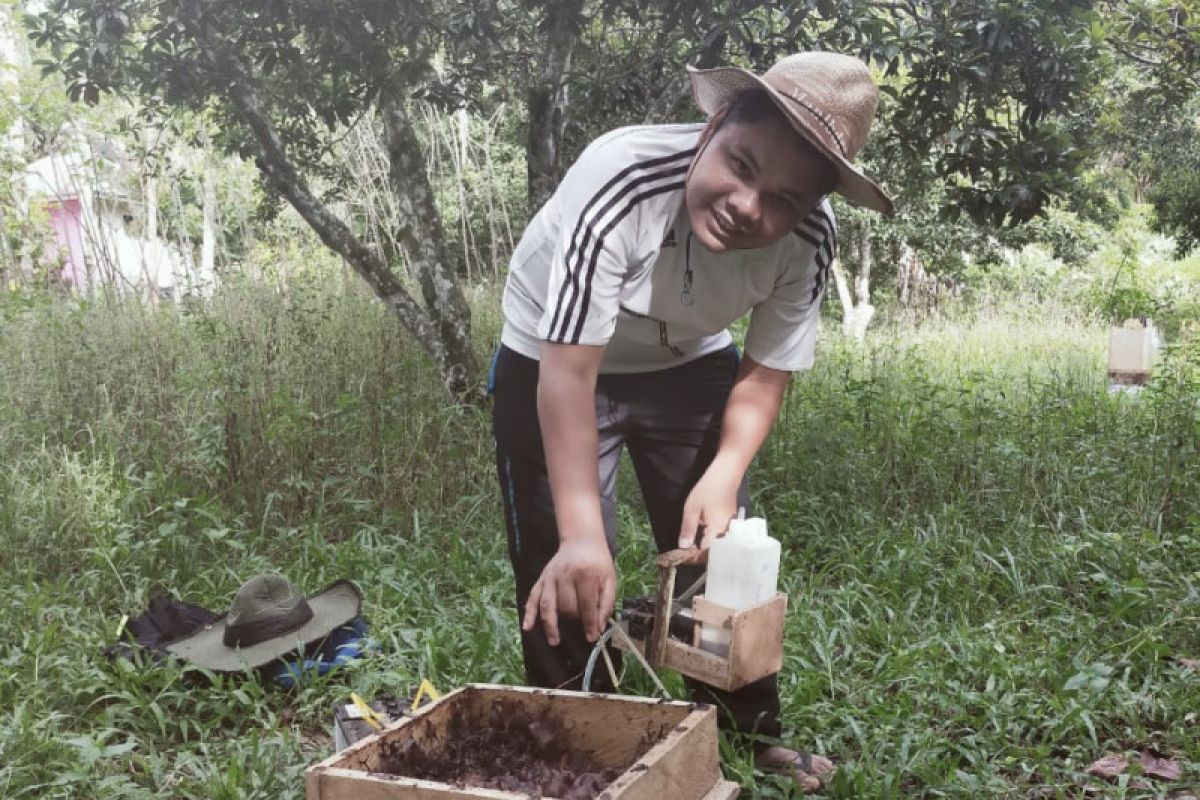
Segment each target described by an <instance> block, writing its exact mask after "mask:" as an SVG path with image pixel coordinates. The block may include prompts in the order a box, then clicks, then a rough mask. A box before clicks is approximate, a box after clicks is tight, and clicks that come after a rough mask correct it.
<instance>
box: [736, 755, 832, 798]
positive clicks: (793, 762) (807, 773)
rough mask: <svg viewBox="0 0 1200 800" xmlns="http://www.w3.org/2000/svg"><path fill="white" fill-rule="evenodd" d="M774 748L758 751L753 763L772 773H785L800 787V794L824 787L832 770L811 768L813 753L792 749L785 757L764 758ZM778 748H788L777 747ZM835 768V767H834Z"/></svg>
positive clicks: (817, 790)
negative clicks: (822, 771) (822, 770)
mask: <svg viewBox="0 0 1200 800" xmlns="http://www.w3.org/2000/svg"><path fill="white" fill-rule="evenodd" d="M774 749H776V748H774V747H772V748H768V749H766V750H764V751H763V752H761V753H759V754H758V756H756V757H755V759H754V765H755V766H756V767H757V768H758V769H761V770H762V771H763V772H769V773H772V774H774V775H785V776H787V777H790V778H792V779H794V780H795V781H796V784H797V786H798V787H799V788H800V792H801V794H812V793H813V792H819V791H821V789H823V788H825V786H826V782H827V780H828V778H829V776H831V775H832V774H833V772H834V770H829V771H828V772H825V773H819V772H816V771H814V770H813V754H812V753H807V752H805V751H803V750H792V751H791V755H790V756H788V757H786V758H764V756H766V755H767V754H768V753H770V752H771V751H772V750H774ZM778 749H780V750H784V749H790V748H783V747H779V748H778ZM835 769H836V768H835Z"/></svg>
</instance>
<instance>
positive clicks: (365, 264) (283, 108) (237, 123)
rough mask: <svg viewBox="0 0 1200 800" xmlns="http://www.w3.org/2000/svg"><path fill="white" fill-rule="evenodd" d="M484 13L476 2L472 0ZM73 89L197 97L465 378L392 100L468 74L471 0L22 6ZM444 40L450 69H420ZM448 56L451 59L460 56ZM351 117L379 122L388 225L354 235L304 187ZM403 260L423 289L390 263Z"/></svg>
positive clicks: (463, 343)
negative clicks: (390, 206) (368, 236)
mask: <svg viewBox="0 0 1200 800" xmlns="http://www.w3.org/2000/svg"><path fill="white" fill-rule="evenodd" d="M484 10H485V11H486V9H484ZM31 28H32V31H33V34H34V39H35V41H37V42H39V43H41V44H45V45H48V46H49V47H50V48H51V51H52V54H53V56H54V59H55V60H54V62H53V63H50V64H48V65H47V68H48V69H59V70H61V71H62V72H63V73H65V74H66V75H67V77H68V79H69V81H70V83H69V86H68V92H69V94H70V95H71V97H72V98H74V99H81V100H84V101H87V102H95V101H96V100H97V99H98V98H99V97H100V95H101V93H103V92H109V91H126V92H131V93H133V94H135V95H137V96H139V97H141V98H143V99H144V100H146V101H147V102H157V103H159V104H161V105H163V106H166V107H175V108H189V109H192V110H197V111H199V110H205V109H206V110H208V111H209V113H212V114H213V115H214V116H215V117H216V119H217V120H218V124H219V126H220V131H221V136H220V139H219V140H218V143H219V144H220V145H222V146H223V147H224V148H225V149H227V150H229V151H232V152H235V153H237V154H239V155H242V156H244V157H249V158H253V159H254V161H255V163H256V164H257V166H258V168H259V170H260V171H261V173H262V175H263V178H264V180H265V182H266V183H267V184H268V185H269V186H270V187H271V189H272V190H274V191H275V192H277V193H278V194H279V195H281V196H282V197H284V198H286V199H287V201H288V202H289V203H291V204H292V206H293V207H295V209H296V210H297V211H298V212H299V214H300V215H301V217H303V218H304V220H305V221H306V222H307V223H308V224H309V225H310V226H311V227H312V228H313V229H314V230H315V231H316V232H317V234H318V235H319V236H320V238H321V240H322V241H323V242H324V243H325V244H326V245H327V246H328V247H330V248H331V249H332V250H334V251H335V252H337V253H338V254H339V255H341V256H342V257H343V258H344V259H345V260H346V262H347V263H348V264H350V265H351V266H352V267H353V268H354V269H355V271H357V272H358V274H359V275H360V276H362V278H363V279H364V280H366V281H367V283H368V284H369V285H370V286H371V288H372V289H373V290H374V292H375V293H376V294H377V295H378V296H379V297H380V298H381V299H382V300H383V301H384V302H386V303H387V304H388V305H389V307H391V308H392V309H393V310H394V311H395V313H396V314H397V315H398V317H399V318H400V320H401V322H402V323H403V324H404V326H405V327H406V328H407V329H408V330H409V332H410V333H411V334H412V335H413V336H414V338H415V339H416V340H417V341H418V342H419V343H420V344H421V345H422V346H423V347H424V348H425V349H426V351H427V352H428V353H429V355H430V356H431V357H432V358H433V360H434V361H435V362H436V363H437V365H438V367H439V369H440V371H441V374H442V379H443V381H444V383H445V385H446V387H447V389H448V390H449V391H450V392H451V393H452V394H453V395H455V396H458V397H470V396H473V393H474V392H475V388H474V378H475V376H476V374H477V371H478V370H477V366H476V360H475V357H474V354H473V352H472V350H471V342H470V315H469V311H468V308H467V305H466V302H465V300H464V298H463V295H462V292H461V290H460V287H459V286H458V284H457V282H456V280H455V277H454V269H453V264H451V263H449V258H448V255H447V250H446V246H445V237H444V235H443V231H442V227H441V222H440V218H439V216H438V210H437V208H436V205H435V203H434V201H433V192H432V189H431V187H430V185H429V181H428V178H427V176H426V172H425V166H424V161H423V158H422V154H421V148H420V145H419V142H418V139H417V136H416V133H415V131H414V126H413V123H412V120H411V118H410V116H409V110H408V106H407V101H408V100H409V99H410V98H412V97H414V96H420V97H425V98H433V99H438V100H447V101H453V100H454V99H455V98H457V97H459V96H461V94H462V92H463V87H464V86H466V85H468V83H469V81H470V80H471V78H472V76H471V75H470V73H469V69H467V68H469V66H470V64H471V62H472V60H471V58H470V56H469V54H468V53H467V52H466V50H465V48H464V46H463V44H464V43H470V42H475V41H477V40H478V35H479V34H480V33H481V32H482V31H483V30H484V29H485V28H486V22H485V20H484V15H483V14H481V13H480V10H479V8H477V4H474V3H468V2H463V3H460V4H455V3H449V4H438V3H434V2H429V1H428V0H414V1H413V2H406V3H399V4H397V3H391V2H385V1H384V0H354V2H339V3H331V2H325V0H289V1H287V2H285V1H284V0H264V2H256V3H242V2H231V1H230V0H221V1H219V2H200V0H152V2H138V1H137V0H110V1H109V2H104V3H96V2H93V0H51V2H49V3H48V4H47V6H46V8H45V10H44V11H42V12H41V13H39V14H36V15H35V16H34V17H32V20H31ZM442 53H445V54H449V55H450V56H451V58H452V59H453V60H455V62H456V63H461V64H462V65H463V66H464V69H463V70H461V71H458V72H455V73H454V74H450V75H439V74H438V73H437V72H436V71H435V70H434V57H435V55H437V54H442ZM460 56H461V57H460ZM366 116H373V117H375V118H377V120H378V122H379V124H380V125H382V127H383V130H384V132H385V139H386V143H387V149H388V155H389V160H390V174H389V182H390V184H391V189H392V191H393V192H394V193H395V195H396V199H397V202H398V203H399V204H400V206H401V209H402V212H403V213H402V215H401V222H400V229H399V230H398V231H395V232H394V235H393V236H389V237H383V240H384V241H395V242H399V243H400V244H401V246H402V250H403V252H387V251H381V250H380V249H379V248H373V247H371V246H368V245H367V244H365V243H364V241H363V239H362V238H361V237H360V236H358V235H356V233H355V232H354V231H353V230H352V228H351V226H350V225H348V224H347V222H346V221H344V220H343V219H340V218H338V217H337V216H335V215H334V214H333V213H332V212H331V211H330V208H329V203H328V201H329V198H328V197H323V196H321V195H319V194H318V192H317V191H316V190H314V189H313V188H312V187H313V186H314V185H316V183H315V181H316V180H318V179H320V178H322V177H328V178H332V179H333V180H330V181H328V185H331V186H336V185H337V180H336V179H337V177H338V175H339V172H338V166H337V165H336V164H334V163H331V161H330V159H328V158H326V157H325V156H326V154H327V152H328V150H329V148H330V147H331V142H332V135H333V133H334V131H335V130H337V129H338V128H339V127H340V126H346V125H351V124H353V123H355V122H356V121H358V120H360V119H361V118H363V117H366ZM402 262H403V263H406V264H407V268H408V270H407V271H408V275H409V276H410V277H411V279H412V280H413V281H415V283H416V286H417V288H418V289H419V291H420V295H421V298H422V300H423V302H422V303H419V302H417V300H416V299H415V298H414V297H413V295H412V294H411V293H410V290H409V288H408V287H409V285H411V284H409V283H408V281H406V280H404V279H402V278H401V277H400V275H399V274H398V272H399V270H397V269H395V267H397V266H399V265H400V264H401V263H402Z"/></svg>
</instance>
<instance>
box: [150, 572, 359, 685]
mask: <svg viewBox="0 0 1200 800" xmlns="http://www.w3.org/2000/svg"><path fill="white" fill-rule="evenodd" d="M361 607H362V593H361V592H360V591H359V590H358V587H357V586H355V585H354V584H353V583H351V582H350V581H345V580H342V581H335V582H334V583H331V584H330V585H329V586H327V587H326V588H325V589H322V590H321V591H319V592H317V593H316V594H314V595H312V596H311V597H307V598H306V597H304V595H303V594H301V593H300V591H299V590H298V589H297V588H296V587H295V586H293V585H292V584H291V583H289V582H288V580H287V578H285V577H283V576H282V575H277V574H268V575H256V576H254V577H253V578H251V579H250V580H248V581H246V582H245V583H243V584H242V585H241V587H240V588H239V589H238V590H237V594H236V595H234V597H233V605H231V606H230V607H229V612H228V613H227V614H225V615H224V616H222V617H220V618H218V619H217V620H215V621H214V622H212V623H211V624H209V625H206V626H204V627H203V628H201V629H200V630H198V631H196V632H195V633H192V634H189V635H188V636H183V637H180V638H179V639H176V640H175V641H173V642H169V643H167V644H166V645H164V647H165V648H166V649H167V651H168V652H170V653H172V654H173V655H175V656H177V657H179V658H181V659H184V660H185V661H189V662H191V663H193V664H197V665H199V666H201V667H206V668H208V669H211V670H213V671H215V672H240V671H241V670H244V669H254V668H256V667H261V666H263V665H265V664H269V663H271V662H272V661H274V660H276V659H277V658H282V657H283V656H286V655H288V654H289V653H292V652H295V651H297V650H303V649H304V648H305V647H307V646H308V645H310V644H312V643H313V642H316V641H320V640H322V639H324V638H325V637H326V636H328V635H329V634H330V633H332V632H333V631H334V630H335V629H337V628H340V627H341V626H342V625H345V624H346V623H347V622H350V621H351V620H352V619H354V618H355V617H357V616H358V614H359V611H360V609H361Z"/></svg>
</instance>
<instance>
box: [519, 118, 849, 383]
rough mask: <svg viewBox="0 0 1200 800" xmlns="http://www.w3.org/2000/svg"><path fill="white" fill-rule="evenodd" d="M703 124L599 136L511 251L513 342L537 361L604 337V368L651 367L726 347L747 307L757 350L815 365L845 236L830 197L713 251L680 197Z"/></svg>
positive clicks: (788, 366) (798, 366)
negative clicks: (749, 241) (786, 224)
mask: <svg viewBox="0 0 1200 800" xmlns="http://www.w3.org/2000/svg"><path fill="white" fill-rule="evenodd" d="M702 129H703V126H702V125H698V124H697V125H653V126H640V127H630V128H621V129H618V130H615V131H612V132H611V133H608V134H605V135H604V136H602V137H600V138H599V139H597V140H595V141H594V142H592V144H591V145H589V146H588V148H587V149H586V150H585V151H584V152H583V154H582V155H581V156H580V157H579V159H578V160H577V161H576V162H575V164H574V165H572V167H571V169H570V170H569V171H568V172H567V174H566V176H565V177H564V178H563V180H562V183H560V184H559V187H558V189H557V190H556V191H555V193H554V195H553V196H552V197H551V198H550V200H548V201H547V202H546V205H544V206H543V207H542V209H541V210H540V211H539V212H538V213H537V215H536V216H535V217H534V218H533V221H532V222H530V223H529V227H528V228H526V229H525V234H524V235H523V236H522V237H521V242H520V244H519V245H518V246H517V248H516V250H515V251H514V253H513V257H512V262H511V263H510V265H509V273H508V283H507V285H506V286H505V290H504V301H503V310H504V328H503V331H502V333H501V337H500V339H501V341H502V342H503V343H504V344H505V345H507V346H508V347H510V348H512V349H513V350H515V351H517V352H518V353H520V354H522V355H524V356H527V357H529V358H533V359H537V358H539V356H540V353H541V343H542V342H543V341H550V342H559V343H567V344H592V345H606V348H605V351H604V357H603V360H602V361H601V364H600V372H601V373H631V372H647V371H651V370H659V369H665V368H668V367H673V366H677V365H679V364H683V363H686V362H688V361H691V360H693V359H696V358H699V357H701V356H704V355H707V354H709V353H712V352H715V351H717V350H721V349H723V348H725V347H727V346H728V345H729V344H730V342H732V337H731V336H730V334H729V332H728V330H727V329H728V327H729V325H730V324H731V323H733V322H734V321H736V320H738V319H739V318H741V317H742V315H744V314H745V313H746V312H750V326H749V329H748V330H747V333H746V342H745V349H746V355H748V356H749V357H750V358H752V359H754V360H755V361H756V362H758V363H760V364H762V365H763V366H766V367H770V368H772V369H778V370H785V371H789V372H791V371H796V370H802V369H808V368H809V367H811V366H812V364H813V354H814V346H815V343H816V335H817V319H818V312H819V309H820V305H821V298H822V296H823V295H824V292H825V283H826V281H827V279H828V275H829V266H830V264H831V262H832V260H833V254H834V252H835V248H836V243H837V240H836V236H837V231H836V227H835V224H834V220H833V212H832V210H831V209H830V207H829V202H828V200H824V201H822V202H821V204H820V205H819V206H818V207H817V208H816V209H815V210H814V211H813V212H812V213H811V214H810V215H809V216H808V217H807V218H805V219H804V221H803V222H802V223H801V224H800V226H799V227H798V228H796V230H795V231H793V233H792V234H791V235H788V236H785V237H784V238H783V239H781V240H779V241H778V242H775V243H774V244H772V245H769V246H767V247H763V248H757V249H754V250H732V251H727V252H724V253H714V252H711V251H710V250H708V249H707V248H706V247H704V245H702V244H701V243H700V241H699V240H698V239H696V238H695V237H694V236H693V234H692V229H691V224H690V220H689V218H688V214H687V211H686V209H685V207H684V200H683V188H684V180H685V178H686V177H687V172H688V168H689V167H690V166H691V162H692V159H693V158H694V157H695V155H696V147H697V143H698V141H699V137H700V132H701V130H702Z"/></svg>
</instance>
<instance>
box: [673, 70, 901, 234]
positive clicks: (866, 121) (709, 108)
mask: <svg viewBox="0 0 1200 800" xmlns="http://www.w3.org/2000/svg"><path fill="white" fill-rule="evenodd" d="M688 73H689V75H690V77H691V81H692V94H693V96H694V97H695V98H696V104H697V105H698V106H700V109H701V110H702V111H704V113H706V114H708V115H709V116H712V115H713V114H715V113H717V112H718V111H719V110H720V109H721V108H723V107H724V106H726V105H727V104H728V103H729V102H730V101H731V100H733V99H734V98H735V97H736V96H737V95H739V94H741V93H742V92H745V91H747V90H751V89H762V90H763V91H765V92H766V93H767V95H768V96H769V97H770V98H771V100H772V101H773V102H774V103H775V105H776V106H778V107H779V110H780V111H782V112H783V115H784V116H785V117H787V119H788V121H789V122H791V124H792V127H794V128H795V129H796V131H797V132H798V133H799V134H800V135H801V136H803V137H804V139H805V140H806V141H808V142H809V143H810V144H812V145H813V147H815V148H817V150H818V151H819V152H820V153H821V154H822V155H824V156H825V157H826V158H828V159H829V161H830V162H831V163H832V164H833V166H834V168H835V169H836V170H837V173H838V183H837V187H836V188H835V191H836V192H837V193H838V194H840V195H842V196H843V197H845V198H847V199H848V200H852V201H853V202H855V203H858V204H859V205H862V206H866V207H867V208H870V209H873V210H875V211H879V212H881V213H884V214H891V213H892V212H893V207H892V201H891V198H889V197H888V196H887V194H885V193H884V191H883V189H881V188H880V187H879V185H878V184H876V183H875V182H874V181H873V180H871V179H870V178H868V177H867V176H866V175H864V174H863V172H862V171H861V170H860V169H858V167H856V166H854V163H853V161H854V157H855V156H857V155H858V152H859V151H860V150H861V149H862V146H863V145H864V144H865V143H866V141H867V134H868V133H869V132H870V130H871V120H873V119H874V117H875V107H876V106H877V105H879V89H878V87H876V86H875V81H873V80H872V79H871V72H870V70H868V69H867V66H866V65H865V64H863V62H861V61H859V60H858V59H857V58H853V57H851V56H845V55H840V54H838V53H797V54H796V55H791V56H788V57H787V58H784V59H782V60H780V61H779V62H778V63H776V64H775V66H773V67H771V68H770V69H769V70H767V71H766V72H765V73H763V75H762V76H761V77H759V76H758V75H755V74H754V73H752V72H748V71H746V70H744V69H740V68H738V67H717V68H716V69H695V68H693V67H688Z"/></svg>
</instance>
